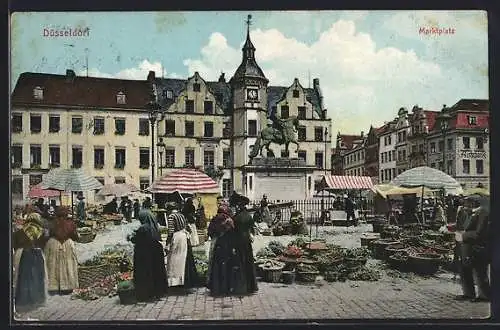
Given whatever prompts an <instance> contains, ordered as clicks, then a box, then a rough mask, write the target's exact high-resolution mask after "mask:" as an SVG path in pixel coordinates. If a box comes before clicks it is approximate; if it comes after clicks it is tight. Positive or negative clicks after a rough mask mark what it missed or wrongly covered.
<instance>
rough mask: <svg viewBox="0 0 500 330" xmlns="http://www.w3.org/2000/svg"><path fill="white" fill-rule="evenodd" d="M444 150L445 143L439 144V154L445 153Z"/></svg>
mask: <svg viewBox="0 0 500 330" xmlns="http://www.w3.org/2000/svg"><path fill="white" fill-rule="evenodd" d="M443 149H444V141H439V142H438V152H443Z"/></svg>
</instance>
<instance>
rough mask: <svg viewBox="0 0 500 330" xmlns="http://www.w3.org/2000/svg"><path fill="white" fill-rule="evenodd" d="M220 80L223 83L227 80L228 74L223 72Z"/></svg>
mask: <svg viewBox="0 0 500 330" xmlns="http://www.w3.org/2000/svg"><path fill="white" fill-rule="evenodd" d="M219 82H221V83H225V82H226V74H225V73H224V72H221V74H220V77H219Z"/></svg>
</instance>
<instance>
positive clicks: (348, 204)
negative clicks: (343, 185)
mask: <svg viewBox="0 0 500 330" xmlns="http://www.w3.org/2000/svg"><path fill="white" fill-rule="evenodd" d="M344 211H345V213H346V214H347V226H350V224H351V223H352V224H353V225H354V226H356V225H357V224H356V215H355V214H354V202H353V201H352V199H351V198H349V196H348V195H347V194H344ZM351 219H352V220H351Z"/></svg>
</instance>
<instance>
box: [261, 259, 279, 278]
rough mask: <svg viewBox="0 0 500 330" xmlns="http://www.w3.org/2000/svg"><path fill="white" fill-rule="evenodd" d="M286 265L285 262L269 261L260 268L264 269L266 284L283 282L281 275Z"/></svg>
mask: <svg viewBox="0 0 500 330" xmlns="http://www.w3.org/2000/svg"><path fill="white" fill-rule="evenodd" d="M284 267H285V264H284V263H283V262H279V261H274V260H268V261H266V262H265V263H263V264H262V265H260V268H261V269H262V273H263V279H264V281H266V282H270V283H278V282H280V280H281V274H282V273H283V268H284Z"/></svg>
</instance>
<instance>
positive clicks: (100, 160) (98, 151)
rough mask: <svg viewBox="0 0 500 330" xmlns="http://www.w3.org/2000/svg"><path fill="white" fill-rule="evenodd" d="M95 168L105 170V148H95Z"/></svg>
mask: <svg viewBox="0 0 500 330" xmlns="http://www.w3.org/2000/svg"><path fill="white" fill-rule="evenodd" d="M94 168H95V169H102V168H104V148H103V147H94Z"/></svg>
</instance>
